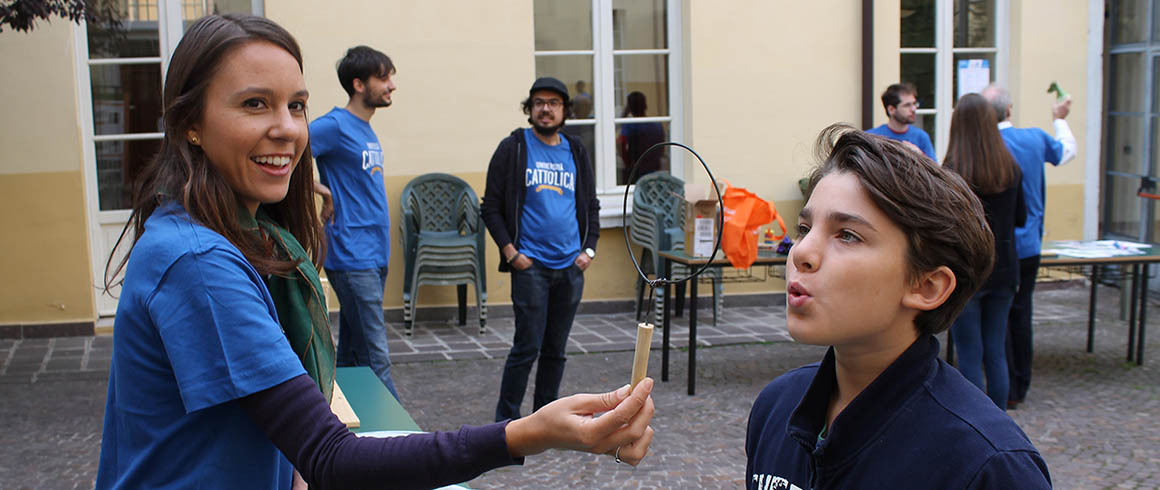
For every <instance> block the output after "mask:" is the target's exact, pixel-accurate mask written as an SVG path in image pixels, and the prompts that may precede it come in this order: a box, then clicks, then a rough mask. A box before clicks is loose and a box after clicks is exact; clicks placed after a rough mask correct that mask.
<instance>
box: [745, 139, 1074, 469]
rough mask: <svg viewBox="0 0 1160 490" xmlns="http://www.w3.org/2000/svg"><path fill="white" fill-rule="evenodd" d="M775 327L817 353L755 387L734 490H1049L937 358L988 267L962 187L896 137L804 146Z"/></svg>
mask: <svg viewBox="0 0 1160 490" xmlns="http://www.w3.org/2000/svg"><path fill="white" fill-rule="evenodd" d="M816 151H817V153H818V156H819V161H821V163H820V164H819V165H818V166H817V167H815V168H814V170H813V171H812V173H811V175H810V178H809V193H808V194H807V196H808V199H807V202H806V206H805V207H804V208H803V209H802V212H801V215H800V216H799V217H798V222H799V224H798V235H799V236H798V241H797V243H796V244H795V245H794V246H793V248H791V249H790V252H789V259H788V261H787V264H786V281H787V290H786V325H787V327H788V329H789V332H790V335H791V336H793V338H794V340H796V341H798V342H802V343H806V344H814V345H828V346H830V348H829V350H828V351H827V352H826V355H825V357H824V358H823V359H822V361H821V362H820V363H817V364H811V365H808V366H805V367H802V368H798V369H795V370H793V371H790V372H788V373H786V374H784V375H782V376H780V377H778V378H777V379H775V380H774V381H773V382H771V383H770V384H769V385H768V386H766V387H765V389H764V390H762V392H761V394H760V395H759V396H758V398H757V401H756V402H755V403H754V404H753V409H752V411H751V412H750V415H749V429H748V435H747V437H746V443H745V450H746V455H747V460H748V461H747V464H746V482H747V487H748V488H750V489H760V490H764V489H798V488H800V489H824V488H932V489H933V488H938V489H952V488H1021V489H1028V488H1050V487H1051V479H1050V476H1049V475H1048V471H1047V465H1046V463H1044V461H1043V458H1042V457H1041V456H1040V455H1039V452H1038V451H1037V450H1036V449H1035V447H1034V446H1033V445H1032V444H1031V441H1030V440H1028V438H1027V436H1026V435H1025V434H1024V433H1023V431H1022V430H1020V429H1019V427H1018V426H1017V425H1016V424H1015V422H1014V421H1012V420H1011V419H1010V418H1009V417H1008V416H1007V415H1006V413H1004V412H1003V411H1002V410H1000V409H999V408H998V407H997V406H995V404H994V403H993V402H991V400H990V399H988V398H987V396H986V395H985V394H983V392H982V391H980V390H979V389H978V388H976V387H975V386H974V385H972V384H971V383H970V382H969V381H967V380H966V379H965V378H963V377H962V375H960V374H959V372H958V370H956V369H954V368H952V367H951V366H949V365H948V364H947V363H946V362H944V361H942V360H941V359H939V358H938V352H939V345H938V341H937V340H936V339H935V338H934V335H935V334H937V333H939V332H942V331H944V330H946V329H947V328H948V327H950V325H951V323H952V321H953V320H954V319H955V317H956V316H957V315H958V314H959V312H960V311H961V310H962V308H963V306H964V305H965V304H966V303H967V300H968V299H970V297H971V295H972V294H974V293H975V291H976V290H977V289H978V288H979V287H980V285H981V284H982V283H983V281H984V280H985V279H986V277H987V275H988V274H989V272H990V269H991V266H992V261H993V257H992V255H993V253H994V246H993V244H992V242H993V238H992V235H991V231H990V230H989V229H988V228H987V224H986V220H985V219H984V215H983V208H982V205H981V204H980V202H979V200H978V198H976V197H975V196H974V194H973V193H972V192H971V190H970V188H969V187H968V186H967V184H966V183H965V182H964V181H963V180H962V178H960V177H959V176H957V175H956V174H954V173H953V172H950V171H947V170H944V169H942V168H940V167H938V166H937V165H935V164H934V163H933V162H930V161H929V160H927V159H926V158H923V157H921V156H920V155H919V154H917V153H915V152H913V151H911V150H908V149H907V148H905V147H904V146H902V144H900V143H897V142H894V141H889V140H887V139H885V138H880V137H877V136H872V135H869V134H867V133H864V132H861V131H857V130H854V129H853V128H850V127H848V126H843V125H834V126H830V127H828V128H826V129H825V130H823V131H822V134H821V135H820V136H819V137H818V145H817V150H816Z"/></svg>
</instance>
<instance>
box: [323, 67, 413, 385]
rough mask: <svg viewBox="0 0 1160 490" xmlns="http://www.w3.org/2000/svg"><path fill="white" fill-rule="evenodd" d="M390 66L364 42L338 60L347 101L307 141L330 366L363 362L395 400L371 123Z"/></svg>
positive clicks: (383, 101) (377, 154)
mask: <svg viewBox="0 0 1160 490" xmlns="http://www.w3.org/2000/svg"><path fill="white" fill-rule="evenodd" d="M394 73H395V65H394V64H393V63H392V62H391V58H389V57H388V56H387V55H385V54H383V53H381V52H379V51H377V50H375V49H373V48H370V47H367V46H356V47H353V48H350V49H349V50H347V52H346V56H344V57H343V58H342V59H341V60H339V62H338V80H339V82H340V83H341V84H342V88H343V89H344V90H346V93H347V95H349V96H350V100H349V101H348V102H347V103H346V107H335V108H334V109H331V110H330V112H327V113H326V114H325V115H323V116H322V117H319V118H318V119H315V120H314V122H312V123H310V147H311V150H312V151H313V153H314V158H315V162H316V164H317V166H318V175H319V177H320V179H321V181H320V182H315V186H314V190H315V192H317V193H318V194H320V195H322V202H323V203H322V213H321V214H322V216H321V217H322V221H323V223H324V224H325V225H326V250H327V252H326V263H325V264H324V265H323V267H324V268H325V269H326V276H327V278H328V279H329V280H330V284H331V286H332V287H333V288H334V294H335V296H337V297H338V303H339V307H340V308H341V310H340V313H339V330H338V347H337V353H336V364H337V365H338V366H370V368H371V369H372V370H373V371H374V372H375V374H376V375H377V376H378V377H379V379H380V380H382V382H383V385H385V386H386V387H387V389H388V390H390V392H391V394H392V395H395V398H398V397H399V394H398V392H397V391H395V382H394V381H393V380H392V379H391V357H390V352H388V350H387V330H386V323H385V322H384V321H383V288H384V286H385V285H386V281H387V263H388V261H389V260H390V257H391V215H390V212H389V208H388V206H387V191H386V187H384V185H383V151H382V147H381V146H380V145H379V138H378V136H377V135H375V132H374V130H373V129H371V125H370V120H371V117H372V116H374V115H375V110H376V109H378V108H382V107H387V106H390V105H391V92H394V91H395V82H394V81H392V80H391V75H393V74H394Z"/></svg>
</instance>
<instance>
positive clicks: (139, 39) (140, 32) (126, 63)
mask: <svg viewBox="0 0 1160 490" xmlns="http://www.w3.org/2000/svg"><path fill="white" fill-rule="evenodd" d="M113 3H114V5H115V7H116V11H117V13H118V17H119V19H118V20H119V22H117V23H111V24H108V25H93V24H90V25H82V26H79V27H78V28H77V29H78V35H77V48H78V49H77V56H78V58H79V59H78V68H79V70H78V72H79V77H78V78H79V80H78V81H79V84H78V85H79V86H80V88H79V90H80V92H81V93H80V94H79V95H80V99H81V105H82V107H86V108H88V109H90V114H89V115H87V117H82V123H83V126H84V127H83V131H84V134H85V160H86V163H85V166H86V169H85V170H86V171H85V178H86V186H87V188H88V206H89V213H90V223H91V226H90V235H91V241H90V243H91V247H92V262H93V264H92V265H93V285H94V289H95V291H96V293H95V294H96V298H97V301H96V304H97V313H98V314H99V315H101V316H109V315H112V314H114V313H116V309H117V296H118V292H119V288H117V290H114V291H112V294H108V293H105V292H104V291H103V290H102V289H103V285H104V282H105V266H106V263H108V261H110V260H111V261H112V264H114V268H115V264H117V263H118V262H119V261H120V260H121V259H122V258H123V257H124V254H125V251H126V250H127V248H128V247H122V248H119V249H118V250H117V252H118V254H117V256H114V257H112V258H111V259H110V257H109V254H110V253H111V252H112V250H113V247H114V245H115V244H116V243H117V240H118V237H120V235H121V232H122V230H124V228H125V223H126V222H127V221H128V219H129V214H130V208H131V207H132V202H131V199H132V196H131V192H132V183H133V181H134V179H136V178H137V176H138V175H139V174H140V173H141V170H142V169H143V168H144V167H145V165H146V164H147V163H148V162H149V160H150V159H152V158H153V156H154V155H155V154H156V153H157V151H158V149H159V148H160V146H161V138H162V137H163V135H164V133H163V131H164V129H163V128H162V120H161V112H162V102H161V88H162V83H163V82H162V80H163V77H164V74H165V70H166V69H167V68H168V64H169V58H170V56H172V54H173V50H174V49H175V48H176V47H177V42H178V41H180V39H181V36H182V34H183V33H184V31H185V29H187V28H188V27H189V25H190V24H191V23H192V22H193V21H194V20H196V19H198V18H201V17H203V16H205V15H206V14H207V13H230V12H242V13H251V12H254V11H255V10H256V9H260V8H261V5H260V4H258V5H255V2H253V1H252V0H233V1H220V0H219V1H215V0H192V1H190V0H142V1H135V0H114V2H113ZM132 239H133V237H132V236H131V234H128V235H126V236H125V237H124V240H125V241H126V243H128V242H131V241H132Z"/></svg>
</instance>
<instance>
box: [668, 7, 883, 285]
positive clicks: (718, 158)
mask: <svg viewBox="0 0 1160 490" xmlns="http://www.w3.org/2000/svg"><path fill="white" fill-rule="evenodd" d="M878 3H890V2H878ZM897 10H898V7H897V5H894V6H893V13H891V9H890V8H886V7H879V8H876V10H875V15H876V16H875V22H876V23H883V24H885V26H886V27H880V26H876V31H877V35H878V36H882V35H883V34H885V36H884V38H883V37H879V38H877V39H879V41H876V42H875V59H876V67H875V80H876V81H877V80H879V79H892V78H894V77H896V76H897V71H898V62H897V58H898V56H897V51H898V42H897V39H898V32H897V31H898V27H897V23H898V20H897V17H898V13H897ZM686 15H687V18H688V23H689V28H688V29H689V33H688V37H687V43H686V49H688V50H689V68H688V70H689V76H688V79H687V80H686V81H685V84H686V90H688V91H689V92H690V93H689V96H688V99H687V100H688V101H689V104H690V107H689V114H691V118H690V119H691V121H690V123H689V126H690V128H691V134H690V138H689V140H690V141H691V142H692V145H693V146H694V148H695V149H696V150H697V152H698V153H700V154H701V156H702V157H704V158H705V160H706V161H707V162H708V163H709V164H710V165H711V166H712V169H713V173H714V176H716V177H717V178H718V179H724V180H728V181H730V182H731V183H733V184H735V185H739V186H742V187H745V188H747V189H749V190H750V191H753V192H754V193H756V194H757V195H758V196H760V197H762V198H763V199H766V200H768V201H771V202H773V203H774V204H775V205H776V206H777V208H778V211H779V213H781V214H782V215H783V219H784V220H785V222H786V223H785V224H786V226H787V227H788V228H789V229H790V234H791V236H793V234H794V232H793V230H794V228H796V225H797V213H798V211H800V209H801V206H802V205H803V204H804V203H803V202H802V195H801V191H800V190H799V188H798V184H797V181H798V179H800V178H802V177H805V176H806V174H807V172H808V171H809V169H810V167H811V166H812V164H813V163H814V159H813V145H814V140H815V138H816V137H817V135H818V132H819V131H820V130H821V129H822V128H824V127H826V126H828V125H829V124H831V123H834V122H848V123H851V124H857V123H858V122H859V121H860V119H861V105H860V103H861V102H860V101H861V85H862V81H861V75H862V71H861V70H862V69H861V67H862V56H861V32H862V26H861V22H862V14H861V5H860V3H859V2H853V1H850V2H845V5H843V7H842V8H836V7H835V6H834V5H833V4H832V2H745V3H736V2H689V3H688V10H687V13H686ZM890 26H893V27H890ZM892 40H893V41H892ZM891 72H893V75H890V73H891ZM688 162H689V163H688V164H687V165H686V168H687V172H686V175H685V179H686V180H687V181H692V182H700V183H705V182H707V177H706V176H705V174H704V171H703V170H702V169H701V168H700V166H699V165H698V164H697V162H696V160H695V159H689V160H688ZM783 290H784V283H783V282H782V281H780V280H774V281H768V282H761V283H737V284H727V285H726V292H727V293H751V292H780V291H783ZM701 291H702V292H703V294H708V288H702V289H701Z"/></svg>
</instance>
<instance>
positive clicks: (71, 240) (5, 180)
mask: <svg viewBox="0 0 1160 490" xmlns="http://www.w3.org/2000/svg"><path fill="white" fill-rule="evenodd" d="M72 32H73V31H72V26H71V25H70V24H69V23H68V22H67V21H66V20H64V19H53V21H52V22H51V23H45V22H40V23H38V24H37V26H36V29H34V30H33V31H32V32H31V33H20V32H13V31H10V30H6V31H5V32H4V33H0V66H5V67H7V68H5V69H4V75H3V76H2V77H0V101H3V107H4V109H3V110H2V111H0V227H2V229H3V232H2V233H0V251H3V253H0V271H4V280H3V281H0V325H6V324H36V323H68V322H80V321H92V320H93V316H94V313H93V312H94V306H93V294H92V291H93V290H92V287H91V284H92V280H91V277H90V270H91V269H90V266H89V264H90V262H89V237H88V226H87V218H86V211H85V199H84V188H85V187H84V177H83V174H82V171H81V169H82V167H81V165H82V162H83V158H82V155H81V146H80V145H81V136H80V129H79V127H78V123H77V117H78V116H77V102H76V93H77V92H76V73H75V71H76V70H75V61H74V59H75V58H74V56H73V35H72Z"/></svg>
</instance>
